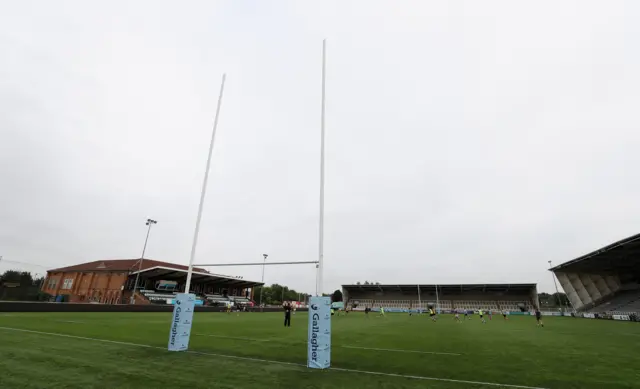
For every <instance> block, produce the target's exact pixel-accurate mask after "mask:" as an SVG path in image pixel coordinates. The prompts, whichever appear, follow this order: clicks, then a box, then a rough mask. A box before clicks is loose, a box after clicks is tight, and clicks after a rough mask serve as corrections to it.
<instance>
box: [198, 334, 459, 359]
mask: <svg viewBox="0 0 640 389" xmlns="http://www.w3.org/2000/svg"><path fill="white" fill-rule="evenodd" d="M194 335H196V336H209V337H213V338H222V339H237V340H246V341H249V342H274V341H281V340H284V339H283V338H266V339H257V338H244V337H234V336H224V335H210V334H194ZM289 343H291V342H289ZM295 343H300V344H307V342H295ZM333 347H340V348H351V349H356V350H370V351H389V352H394V353H411V354H431V355H452V356H460V355H462V354H458V353H445V352H439V351H422V350H403V349H396V348H375V347H360V346H342V345H334V346H333Z"/></svg>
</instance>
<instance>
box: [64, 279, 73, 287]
mask: <svg viewBox="0 0 640 389" xmlns="http://www.w3.org/2000/svg"><path fill="white" fill-rule="evenodd" d="M72 286H73V278H65V279H64V282H63V283H62V289H71V287H72Z"/></svg>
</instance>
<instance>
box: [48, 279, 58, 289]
mask: <svg viewBox="0 0 640 389" xmlns="http://www.w3.org/2000/svg"><path fill="white" fill-rule="evenodd" d="M57 284H58V279H56V278H50V279H49V283H48V284H47V288H49V289H55V288H56V285H57Z"/></svg>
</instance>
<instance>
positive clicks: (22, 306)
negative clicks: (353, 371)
mask: <svg viewBox="0 0 640 389" xmlns="http://www.w3.org/2000/svg"><path fill="white" fill-rule="evenodd" d="M307 310H308V309H307V308H298V309H297V311H300V312H306V311H307ZM0 312H173V305H165V304H146V305H138V304H117V305H112V304H80V303H77V304H67V303H38V302H18V301H0ZM196 312H226V308H225V307H211V306H198V305H196ZM250 312H282V308H279V307H277V308H263V309H259V308H255V309H253V310H251V311H250Z"/></svg>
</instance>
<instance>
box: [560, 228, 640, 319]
mask: <svg viewBox="0 0 640 389" xmlns="http://www.w3.org/2000/svg"><path fill="white" fill-rule="evenodd" d="M550 270H551V271H552V272H553V273H554V274H555V276H556V277H557V278H558V281H560V285H561V286H562V288H563V289H564V291H565V293H566V294H567V297H568V298H569V301H570V302H571V304H572V306H573V308H574V309H576V310H577V311H582V312H592V313H608V314H637V313H640V234H637V235H634V236H631V237H629V238H626V239H623V240H621V241H619V242H616V243H613V244H611V245H609V246H606V247H604V248H602V249H600V250H596V251H594V252H592V253H589V254H586V255H583V256H581V257H579V258H576V259H574V260H572V261H569V262H566V263H563V264H561V265H558V266H556V267H554V268H552V269H550Z"/></svg>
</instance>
